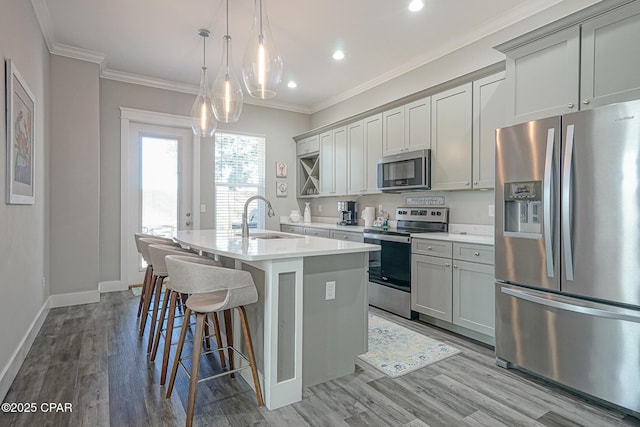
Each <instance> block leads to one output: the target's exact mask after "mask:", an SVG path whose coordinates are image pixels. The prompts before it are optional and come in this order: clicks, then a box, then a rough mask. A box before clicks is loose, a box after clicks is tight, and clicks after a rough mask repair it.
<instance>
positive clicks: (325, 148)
mask: <svg viewBox="0 0 640 427" xmlns="http://www.w3.org/2000/svg"><path fill="white" fill-rule="evenodd" d="M334 151H335V150H334V145H333V134H332V132H331V131H328V132H325V133H322V134H320V195H321V196H330V195H333V194H335V191H336V190H335V180H334V176H333V165H334V155H335V152H334Z"/></svg>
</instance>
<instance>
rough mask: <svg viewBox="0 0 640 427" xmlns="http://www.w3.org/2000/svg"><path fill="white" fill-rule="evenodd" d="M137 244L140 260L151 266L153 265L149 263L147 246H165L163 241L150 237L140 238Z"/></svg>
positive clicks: (149, 257)
mask: <svg viewBox="0 0 640 427" xmlns="http://www.w3.org/2000/svg"><path fill="white" fill-rule="evenodd" d="M139 242H140V253H141V254H142V258H144V261H145V262H146V263H147V264H149V265H153V263H152V262H151V256H150V255H149V245H163V246H167V244H166V241H165V240H162V239H155V238H151V237H144V238H141V239H140V240H139Z"/></svg>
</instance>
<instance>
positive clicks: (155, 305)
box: [147, 277, 164, 353]
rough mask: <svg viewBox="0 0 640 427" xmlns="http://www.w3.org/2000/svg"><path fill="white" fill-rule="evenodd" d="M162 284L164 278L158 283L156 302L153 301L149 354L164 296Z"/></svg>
mask: <svg viewBox="0 0 640 427" xmlns="http://www.w3.org/2000/svg"><path fill="white" fill-rule="evenodd" d="M162 282H164V277H158V280H157V281H156V293H155V300H154V301H153V314H152V315H151V324H150V325H149V342H148V343H147V353H151V346H152V345H153V337H154V333H155V332H156V323H158V307H159V306H160V296H161V295H162Z"/></svg>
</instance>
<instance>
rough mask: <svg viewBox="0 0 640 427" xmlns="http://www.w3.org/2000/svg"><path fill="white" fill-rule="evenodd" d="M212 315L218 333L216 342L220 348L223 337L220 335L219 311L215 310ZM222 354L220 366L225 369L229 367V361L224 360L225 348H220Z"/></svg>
mask: <svg viewBox="0 0 640 427" xmlns="http://www.w3.org/2000/svg"><path fill="white" fill-rule="evenodd" d="M209 315H210V316H211V319H213V331H214V332H215V334H216V344H217V345H218V348H220V349H221V348H222V337H221V336H220V322H219V321H218V313H216V312H213V313H210V314H209ZM218 353H219V354H220V366H222V369H225V368H226V367H227V363H226V361H225V360H224V350H220V351H219V352H218Z"/></svg>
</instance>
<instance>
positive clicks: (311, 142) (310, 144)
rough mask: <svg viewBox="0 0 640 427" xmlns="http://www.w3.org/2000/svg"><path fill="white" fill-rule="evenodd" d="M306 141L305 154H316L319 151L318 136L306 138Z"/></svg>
mask: <svg viewBox="0 0 640 427" xmlns="http://www.w3.org/2000/svg"><path fill="white" fill-rule="evenodd" d="M306 141H307V153H317V152H318V150H320V136H319V135H313V136H310V137H309V138H306Z"/></svg>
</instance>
